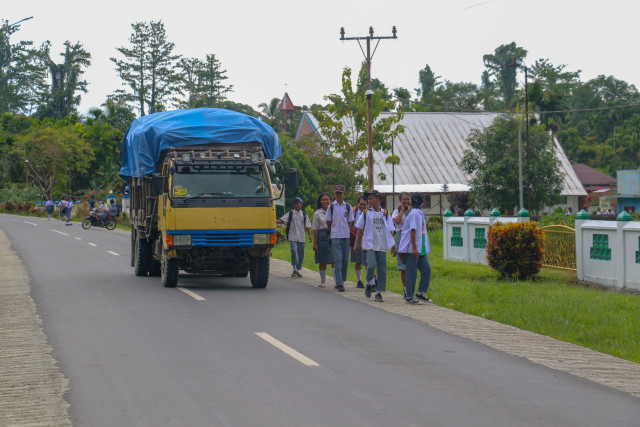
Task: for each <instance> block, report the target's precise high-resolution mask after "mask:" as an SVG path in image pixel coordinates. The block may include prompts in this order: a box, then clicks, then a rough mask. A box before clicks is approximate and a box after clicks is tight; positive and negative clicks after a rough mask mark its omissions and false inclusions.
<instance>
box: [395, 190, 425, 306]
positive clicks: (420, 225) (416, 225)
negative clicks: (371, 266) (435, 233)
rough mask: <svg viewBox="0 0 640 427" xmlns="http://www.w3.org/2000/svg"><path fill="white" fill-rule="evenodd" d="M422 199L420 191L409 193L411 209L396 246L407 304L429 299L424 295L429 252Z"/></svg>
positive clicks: (419, 302)
mask: <svg viewBox="0 0 640 427" xmlns="http://www.w3.org/2000/svg"><path fill="white" fill-rule="evenodd" d="M423 201H424V199H423V197H422V195H421V194H420V193H413V194H412V195H411V211H410V212H409V215H407V219H406V220H405V223H404V227H403V228H402V239H401V240H400V247H399V248H398V253H399V256H400V257H402V258H403V262H404V264H405V271H406V277H407V279H406V284H407V291H406V295H405V300H406V301H407V302H408V303H409V304H422V303H423V302H430V301H431V299H429V297H428V296H427V295H426V293H427V291H428V290H429V282H430V280H431V264H429V257H428V256H427V255H428V254H429V252H430V248H429V237H428V236H427V225H426V221H425V218H424V213H423V212H422V209H420V208H421V207H422V202H423ZM418 271H420V283H419V284H418V292H417V293H416V294H415V296H414V295H413V293H414V290H415V286H416V280H417V279H418Z"/></svg>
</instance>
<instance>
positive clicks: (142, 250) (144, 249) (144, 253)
mask: <svg viewBox="0 0 640 427" xmlns="http://www.w3.org/2000/svg"><path fill="white" fill-rule="evenodd" d="M135 244H136V255H135V263H134V266H133V268H134V271H135V274H136V276H146V275H147V273H148V272H149V267H150V263H151V259H152V254H151V245H150V244H149V242H147V241H146V240H145V239H136V240H135Z"/></svg>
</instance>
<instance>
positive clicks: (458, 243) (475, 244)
mask: <svg viewBox="0 0 640 427" xmlns="http://www.w3.org/2000/svg"><path fill="white" fill-rule="evenodd" d="M498 221H499V222H501V223H503V224H506V223H511V222H528V221H529V212H528V211H527V210H526V209H522V210H521V211H520V212H518V216H517V217H501V216H500V211H498V210H497V209H494V210H493V211H491V215H490V216H488V217H486V216H485V217H476V216H475V214H474V212H473V211H472V210H471V209H469V210H468V211H466V212H465V213H464V216H462V217H459V216H458V217H456V216H453V214H452V213H451V211H450V210H447V211H446V212H445V213H444V218H443V224H442V246H443V252H444V259H450V260H454V261H464V262H471V263H480V264H485V265H486V264H488V262H487V234H488V233H489V227H490V226H491V225H493V224H494V223H495V222H498Z"/></svg>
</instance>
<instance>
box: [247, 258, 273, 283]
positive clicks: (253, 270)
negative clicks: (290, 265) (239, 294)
mask: <svg viewBox="0 0 640 427" xmlns="http://www.w3.org/2000/svg"><path fill="white" fill-rule="evenodd" d="M249 278H250V279H251V285H252V286H253V287H254V288H266V287H267V282H269V257H260V258H251V265H250V267H249Z"/></svg>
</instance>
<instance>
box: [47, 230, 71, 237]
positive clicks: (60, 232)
mask: <svg viewBox="0 0 640 427" xmlns="http://www.w3.org/2000/svg"><path fill="white" fill-rule="evenodd" d="M51 231H53V232H54V233H58V234H62V235H63V236H68V234H67V233H63V232H62V231H58V230H51Z"/></svg>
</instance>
